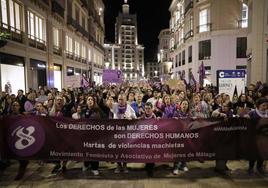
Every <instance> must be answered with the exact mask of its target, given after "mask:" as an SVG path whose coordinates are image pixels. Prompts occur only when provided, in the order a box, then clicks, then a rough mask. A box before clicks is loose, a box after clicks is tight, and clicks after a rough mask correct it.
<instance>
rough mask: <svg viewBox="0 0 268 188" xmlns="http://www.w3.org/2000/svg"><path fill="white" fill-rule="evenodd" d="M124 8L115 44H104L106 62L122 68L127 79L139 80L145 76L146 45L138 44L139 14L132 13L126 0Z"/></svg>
mask: <svg viewBox="0 0 268 188" xmlns="http://www.w3.org/2000/svg"><path fill="white" fill-rule="evenodd" d="M122 9H123V11H122V12H120V13H119V15H118V17H117V19H116V24H115V44H105V45H104V47H105V48H106V55H105V56H106V58H105V59H106V61H105V63H106V65H107V67H110V68H115V69H118V70H122V72H123V74H124V78H125V79H128V80H139V79H141V78H143V77H144V47H143V46H142V45H140V44H138V28H137V15H136V14H130V12H129V4H128V3H127V1H126V0H125V3H124V4H123V6H122ZM109 63H110V65H108V64H109Z"/></svg>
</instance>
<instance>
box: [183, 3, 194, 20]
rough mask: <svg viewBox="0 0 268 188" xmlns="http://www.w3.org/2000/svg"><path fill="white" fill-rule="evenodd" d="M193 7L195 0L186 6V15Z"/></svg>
mask: <svg viewBox="0 0 268 188" xmlns="http://www.w3.org/2000/svg"><path fill="white" fill-rule="evenodd" d="M192 8H193V1H190V2H189V3H188V5H186V6H185V10H184V16H185V15H186V14H187V12H188V11H189V10H190V9H192Z"/></svg>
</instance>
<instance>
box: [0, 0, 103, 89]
mask: <svg viewBox="0 0 268 188" xmlns="http://www.w3.org/2000/svg"><path fill="white" fill-rule="evenodd" d="M104 8H105V7H104V4H103V2H102V0H38V1H36V0H1V1H0V9H1V16H0V21H1V25H0V31H1V32H6V33H10V36H9V40H8V42H7V44H6V45H5V46H3V47H1V48H0V63H1V66H0V68H1V70H0V71H1V89H2V90H3V88H4V86H5V84H6V83H7V82H10V83H11V86H12V87H13V91H14V93H16V91H17V89H23V90H27V89H28V88H34V89H36V88H38V86H48V87H49V88H52V87H56V88H58V89H61V88H63V87H65V86H66V84H65V81H66V80H67V79H68V77H69V76H72V75H82V74H83V75H85V76H86V77H88V78H89V79H90V80H91V81H95V82H96V83H101V82H102V70H103V66H104V63H103V60H104V48H103V43H104V20H103V18H104V15H103V12H104Z"/></svg>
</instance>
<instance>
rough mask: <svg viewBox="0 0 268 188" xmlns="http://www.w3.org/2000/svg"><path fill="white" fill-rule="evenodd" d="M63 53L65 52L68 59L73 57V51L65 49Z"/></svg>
mask: <svg viewBox="0 0 268 188" xmlns="http://www.w3.org/2000/svg"><path fill="white" fill-rule="evenodd" d="M65 54H66V58H68V59H73V58H74V54H73V52H69V51H66V52H65Z"/></svg>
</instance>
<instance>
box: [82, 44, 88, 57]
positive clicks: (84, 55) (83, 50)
mask: <svg viewBox="0 0 268 188" xmlns="http://www.w3.org/2000/svg"><path fill="white" fill-rule="evenodd" d="M81 49H82V55H81V56H82V58H84V59H86V58H87V56H86V47H85V46H84V45H82V48H81Z"/></svg>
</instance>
